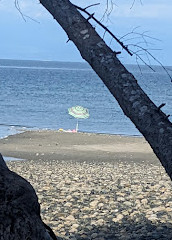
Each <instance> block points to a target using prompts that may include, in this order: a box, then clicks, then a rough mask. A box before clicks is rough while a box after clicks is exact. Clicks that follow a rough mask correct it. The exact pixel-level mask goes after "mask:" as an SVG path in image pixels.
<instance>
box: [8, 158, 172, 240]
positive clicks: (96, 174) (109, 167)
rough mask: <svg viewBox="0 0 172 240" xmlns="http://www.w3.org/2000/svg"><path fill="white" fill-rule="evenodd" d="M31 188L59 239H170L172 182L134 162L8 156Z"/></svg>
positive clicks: (161, 172) (150, 167) (157, 167)
mask: <svg viewBox="0 0 172 240" xmlns="http://www.w3.org/2000/svg"><path fill="white" fill-rule="evenodd" d="M8 166H9V168H10V169H11V170H12V171H15V172H17V173H18V174H20V175H21V176H22V177H24V178H26V179H27V180H28V181H30V183H31V184H32V185H33V187H34V188H35V190H36V193H37V195H38V198H39V202H40V204H41V216H42V219H43V221H44V222H45V223H46V224H47V225H49V226H51V228H52V229H53V231H54V232H55V234H56V235H57V237H58V239H59V240H82V239H83V240H84V239H85V240H89V239H93V240H113V239H118V240H138V239H162V240H171V239H172V197H171V196H172V183H171V180H170V179H169V177H168V176H167V174H166V173H165V171H164V169H163V167H161V166H160V165H158V164H157V165H153V164H151V165H148V164H146V163H136V162H133V163H132V162H122V161H121V162H118V163H115V162H114V163H112V162H108V161H107V162H100V163H98V162H93V161H91V160H90V162H72V161H69V160H68V161H62V160H59V159H58V161H56V160H53V161H41V160H37V161H33V160H32V161H25V162H24V161H23V162H21V161H20V162H8Z"/></svg>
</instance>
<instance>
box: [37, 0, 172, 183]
mask: <svg viewBox="0 0 172 240" xmlns="http://www.w3.org/2000/svg"><path fill="white" fill-rule="evenodd" d="M40 3H41V4H42V5H43V6H44V7H45V8H46V9H47V10H48V11H49V12H50V13H51V14H52V16H53V17H54V19H56V21H57V22H58V23H59V24H60V25H61V27H62V28H63V29H64V31H65V32H66V33H67V35H68V37H69V39H70V40H71V41H73V42H74V44H75V45H76V47H77V48H78V50H79V51H80V54H81V56H82V57H83V59H85V60H86V61H87V62H88V63H89V64H90V66H91V67H92V68H93V70H94V71H95V72H96V73H97V74H98V76H99V77H100V78H101V79H102V81H103V82H104V84H105V85H106V86H107V88H108V89H109V91H110V92H111V94H112V95H113V96H114V97H115V98H116V100H117V101H118V103H119V105H120V107H121V108H122V110H123V112H124V114H125V115H126V116H127V117H129V118H130V120H131V121H132V122H133V123H134V125H135V126H136V128H137V129H138V130H139V131H140V132H141V133H142V134H143V136H144V137H145V139H146V140H147V141H148V142H149V144H150V146H151V147H152V149H153V151H154V153H155V154H156V156H157V157H158V158H159V160H160V161H161V163H162V165H163V166H164V168H165V169H166V172H167V173H168V175H169V176H170V178H171V179H172V124H171V122H170V121H169V120H168V118H167V117H166V115H165V114H164V113H163V112H162V111H161V110H160V108H158V107H157V106H156V105H155V104H154V103H153V102H152V101H151V100H150V99H149V97H148V96H147V95H146V94H145V93H144V91H143V90H142V89H141V88H140V86H139V85H138V83H137V80H136V79H135V78H134V76H133V75H132V74H131V73H129V72H128V71H127V70H126V68H125V67H124V66H123V65H122V64H121V63H120V61H119V60H118V58H117V57H116V54H115V52H113V51H112V50H111V49H110V48H109V47H108V46H107V45H106V44H105V42H104V41H103V39H102V38H101V37H100V36H99V35H98V34H97V33H96V31H95V29H94V28H93V27H92V25H91V24H90V23H89V22H88V21H87V20H86V19H85V18H84V17H83V16H82V15H81V14H80V12H79V11H78V10H77V9H76V7H75V6H73V5H72V3H71V2H70V1H69V0H40Z"/></svg>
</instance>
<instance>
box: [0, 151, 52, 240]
mask: <svg viewBox="0 0 172 240" xmlns="http://www.w3.org/2000/svg"><path fill="white" fill-rule="evenodd" d="M51 239H56V237H55V235H54V234H53V232H52V230H51V229H50V228H49V227H47V226H46V225H45V224H44V223H43V221H42V220H41V217H40V205H39V203H38V198H37V195H36V193H35V190H34V189H33V187H32V186H31V185H30V183H29V182H27V181H26V180H25V179H24V178H22V177H20V176H19V175H17V174H16V173H14V172H12V171H10V170H9V169H8V167H7V165H6V163H5V161H4V159H3V158H2V155H1V154H0V240H51Z"/></svg>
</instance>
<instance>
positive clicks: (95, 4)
mask: <svg viewBox="0 0 172 240" xmlns="http://www.w3.org/2000/svg"><path fill="white" fill-rule="evenodd" d="M97 5H100V3H94V4H91V5H89V6H88V7H85V8H84V9H85V10H86V9H87V8H90V7H93V6H97Z"/></svg>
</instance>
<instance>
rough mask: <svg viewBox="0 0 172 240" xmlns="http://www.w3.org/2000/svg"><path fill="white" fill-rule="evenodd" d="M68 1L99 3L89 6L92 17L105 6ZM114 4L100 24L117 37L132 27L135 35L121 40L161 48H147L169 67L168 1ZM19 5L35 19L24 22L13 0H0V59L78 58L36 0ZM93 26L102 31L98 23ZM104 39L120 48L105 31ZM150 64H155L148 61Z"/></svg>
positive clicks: (171, 25)
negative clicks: (109, 13) (141, 34)
mask: <svg viewBox="0 0 172 240" xmlns="http://www.w3.org/2000/svg"><path fill="white" fill-rule="evenodd" d="M72 2H74V3H75V4H78V5H80V6H84V7H85V6H86V5H89V4H91V3H97V2H100V3H101V5H100V6H96V7H93V8H90V9H89V11H90V12H91V13H92V12H96V15H95V16H96V17H97V18H98V19H100V18H101V17H102V16H103V14H104V11H105V8H106V5H105V3H106V0H104V1H103V0H100V1H93V0H92V1H90V0H87V1H85V0H73V1H72ZM85 2H87V4H86V5H85ZM114 3H115V5H114V7H113V11H112V13H111V15H110V17H109V18H110V21H108V19H107V18H105V19H104V24H105V25H106V26H108V27H109V28H110V30H112V31H113V33H114V34H115V35H116V36H118V37H119V38H120V37H122V36H124V35H125V34H127V33H129V32H131V31H132V30H133V29H135V30H134V31H135V32H136V33H135V34H132V35H131V34H129V35H127V36H126V37H125V38H122V40H123V41H124V43H126V44H141V46H142V47H145V45H144V43H143V42H144V41H145V40H146V42H147V43H148V45H147V48H149V49H161V50H150V53H151V54H153V55H154V56H155V57H156V58H157V59H158V60H160V61H161V62H162V63H163V64H164V65H170V66H172V57H171V56H172V47H171V43H172V1H170V0H149V1H148V0H142V4H141V2H140V0H135V4H134V6H133V7H132V3H133V0H114ZM19 4H20V8H21V11H22V13H23V14H25V15H27V16H29V17H30V18H33V19H34V20H35V21H33V20H31V19H30V18H28V17H25V19H26V22H25V21H24V20H23V19H22V17H21V15H20V13H19V12H18V11H17V9H16V8H15V6H14V3H13V0H11V1H9V0H1V1H0V39H1V41H0V58H1V59H30V60H31V59H33V60H56V61H70V62H71V61H75V62H78V61H82V58H81V57H80V55H79V53H78V50H77V49H76V47H75V46H74V45H73V43H71V42H69V43H66V41H67V35H66V34H65V33H64V31H63V30H62V29H61V27H60V26H59V25H58V24H57V23H56V22H55V20H54V19H53V17H52V16H51V15H50V14H49V13H48V12H47V11H46V10H45V9H44V8H43V7H42V6H41V5H40V4H39V3H38V1H37V0H19ZM96 29H97V30H98V31H99V32H100V34H103V31H101V29H100V28H99V27H98V26H96ZM143 32H145V35H148V36H150V37H152V38H148V37H145V38H144V39H143V38H142V37H141V36H139V35H138V34H137V33H143ZM131 38H132V41H131V40H130V41H129V39H131ZM133 38H134V39H133ZM153 38H157V39H159V40H160V41H158V40H154V39H153ZM105 40H106V42H107V43H108V44H111V45H110V46H111V47H112V48H113V49H115V50H121V49H120V46H119V45H117V43H116V42H115V41H111V38H110V37H108V35H107V34H106V35H105ZM142 44H143V45H142ZM129 46H130V47H131V49H132V50H133V51H136V50H138V49H133V48H132V45H129ZM120 59H121V61H123V62H124V63H134V62H135V59H136V58H135V57H129V56H128V55H127V54H125V53H123V54H122V55H121V56H120ZM152 64H156V63H155V62H152Z"/></svg>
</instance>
